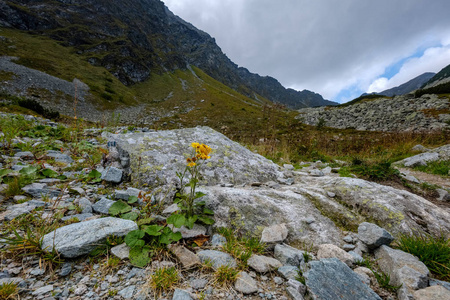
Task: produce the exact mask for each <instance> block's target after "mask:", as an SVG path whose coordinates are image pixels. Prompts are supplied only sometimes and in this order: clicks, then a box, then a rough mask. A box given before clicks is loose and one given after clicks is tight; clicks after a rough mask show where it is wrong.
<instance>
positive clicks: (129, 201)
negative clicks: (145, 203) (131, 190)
mask: <svg viewBox="0 0 450 300" xmlns="http://www.w3.org/2000/svg"><path fill="white" fill-rule="evenodd" d="M138 199H139V198H138V197H136V196H130V197H129V198H128V203H130V204H132V203H135V202H137V201H138Z"/></svg>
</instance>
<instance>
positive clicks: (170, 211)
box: [162, 203, 180, 215]
mask: <svg viewBox="0 0 450 300" xmlns="http://www.w3.org/2000/svg"><path fill="white" fill-rule="evenodd" d="M179 210H180V208H179V207H178V204H176V203H174V204H172V205H170V206H169V207H167V208H166V209H164V210H163V212H162V214H163V215H171V214H173V213H174V212H176V211H179Z"/></svg>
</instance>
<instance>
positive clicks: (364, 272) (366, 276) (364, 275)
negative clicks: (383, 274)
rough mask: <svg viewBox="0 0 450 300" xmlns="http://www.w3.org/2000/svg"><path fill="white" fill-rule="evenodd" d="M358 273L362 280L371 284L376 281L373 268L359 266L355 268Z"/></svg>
mask: <svg viewBox="0 0 450 300" xmlns="http://www.w3.org/2000/svg"><path fill="white" fill-rule="evenodd" d="M353 272H355V273H356V274H358V276H359V278H360V279H361V281H362V282H364V283H365V284H367V285H368V286H370V284H371V283H375V282H376V279H375V275H374V274H373V272H372V270H370V269H368V268H365V267H358V268H356V269H354V270H353Z"/></svg>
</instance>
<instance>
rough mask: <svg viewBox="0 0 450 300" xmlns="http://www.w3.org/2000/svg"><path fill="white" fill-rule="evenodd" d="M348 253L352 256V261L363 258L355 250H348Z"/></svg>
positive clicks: (358, 260)
mask: <svg viewBox="0 0 450 300" xmlns="http://www.w3.org/2000/svg"><path fill="white" fill-rule="evenodd" d="M348 254H350V255H351V256H353V261H354V262H355V263H358V262H362V261H363V260H364V258H363V257H362V256H361V255H359V254H358V253H356V252H355V251H349V252H348Z"/></svg>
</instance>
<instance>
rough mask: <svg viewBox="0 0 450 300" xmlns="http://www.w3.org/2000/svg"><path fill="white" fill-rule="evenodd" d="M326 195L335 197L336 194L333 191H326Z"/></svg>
mask: <svg viewBox="0 0 450 300" xmlns="http://www.w3.org/2000/svg"><path fill="white" fill-rule="evenodd" d="M327 196H328V197H330V198H334V197H336V194H335V193H333V192H327Z"/></svg>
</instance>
